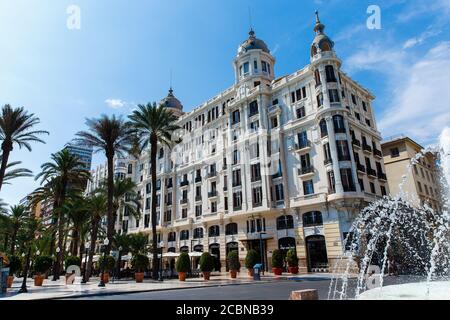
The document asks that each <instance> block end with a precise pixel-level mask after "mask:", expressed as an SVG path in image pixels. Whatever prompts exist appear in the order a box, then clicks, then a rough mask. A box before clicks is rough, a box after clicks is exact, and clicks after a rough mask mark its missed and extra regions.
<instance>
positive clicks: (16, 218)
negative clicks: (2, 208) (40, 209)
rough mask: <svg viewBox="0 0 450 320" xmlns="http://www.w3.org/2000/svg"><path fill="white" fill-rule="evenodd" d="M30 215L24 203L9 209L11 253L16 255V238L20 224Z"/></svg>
mask: <svg viewBox="0 0 450 320" xmlns="http://www.w3.org/2000/svg"><path fill="white" fill-rule="evenodd" d="M27 217H28V212H27V208H26V207H25V206H23V205H15V206H11V207H10V209H9V218H10V230H11V231H10V232H11V249H10V254H11V255H14V253H15V250H16V239H17V233H18V232H19V229H20V226H21V225H22V224H23V223H24V221H25V219H26V218H27Z"/></svg>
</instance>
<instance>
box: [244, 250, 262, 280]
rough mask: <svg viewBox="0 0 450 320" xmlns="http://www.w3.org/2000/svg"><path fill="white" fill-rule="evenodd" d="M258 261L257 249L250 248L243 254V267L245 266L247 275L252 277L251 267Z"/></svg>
mask: <svg viewBox="0 0 450 320" xmlns="http://www.w3.org/2000/svg"><path fill="white" fill-rule="evenodd" d="M258 262H260V257H259V253H258V251H256V250H254V249H250V250H248V252H247V255H246V256H245V261H244V263H245V267H246V268H247V272H248V276H249V277H253V267H254V266H255V264H257V263H258Z"/></svg>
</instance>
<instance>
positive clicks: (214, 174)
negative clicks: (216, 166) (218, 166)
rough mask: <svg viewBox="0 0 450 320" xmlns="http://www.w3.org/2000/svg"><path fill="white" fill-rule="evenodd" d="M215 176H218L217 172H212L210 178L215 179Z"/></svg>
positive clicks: (209, 174)
mask: <svg viewBox="0 0 450 320" xmlns="http://www.w3.org/2000/svg"><path fill="white" fill-rule="evenodd" d="M215 176H217V171H211V172H209V173H208V178H214V177H215Z"/></svg>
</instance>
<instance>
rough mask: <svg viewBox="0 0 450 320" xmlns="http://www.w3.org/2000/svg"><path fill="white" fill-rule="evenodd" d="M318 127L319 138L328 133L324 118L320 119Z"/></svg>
mask: <svg viewBox="0 0 450 320" xmlns="http://www.w3.org/2000/svg"><path fill="white" fill-rule="evenodd" d="M319 127H320V137H321V138H323V137H326V136H327V135H328V128H327V122H326V121H325V119H322V120H320V122H319Z"/></svg>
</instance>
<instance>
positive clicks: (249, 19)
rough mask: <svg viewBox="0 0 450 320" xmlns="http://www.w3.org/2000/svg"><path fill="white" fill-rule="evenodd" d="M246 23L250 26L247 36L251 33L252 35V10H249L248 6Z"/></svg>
mask: <svg viewBox="0 0 450 320" xmlns="http://www.w3.org/2000/svg"><path fill="white" fill-rule="evenodd" d="M248 23H249V25H250V32H249V34H250V33H252V32H253V34H254V33H255V32H254V31H253V23H252V9H251V8H250V6H248Z"/></svg>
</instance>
